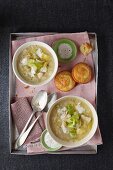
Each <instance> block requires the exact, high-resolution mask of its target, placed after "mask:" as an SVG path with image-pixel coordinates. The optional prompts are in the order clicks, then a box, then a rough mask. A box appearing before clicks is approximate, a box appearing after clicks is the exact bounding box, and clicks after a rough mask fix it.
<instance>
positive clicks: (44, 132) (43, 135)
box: [40, 129, 62, 152]
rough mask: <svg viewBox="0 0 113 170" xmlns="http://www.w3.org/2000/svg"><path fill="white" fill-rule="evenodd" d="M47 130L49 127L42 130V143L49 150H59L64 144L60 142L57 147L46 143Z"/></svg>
mask: <svg viewBox="0 0 113 170" xmlns="http://www.w3.org/2000/svg"><path fill="white" fill-rule="evenodd" d="M47 132H48V131H47V129H45V130H44V131H43V132H42V134H41V137H40V142H41V145H42V146H43V147H44V148H45V149H46V150H47V151H50V152H53V151H57V150H59V149H60V148H61V147H62V145H60V144H59V143H58V145H59V146H58V147H57V148H51V147H49V146H48V145H47V144H46V143H45V140H44V137H45V135H46V133H47ZM48 133H49V132H48ZM53 140H54V139H53Z"/></svg>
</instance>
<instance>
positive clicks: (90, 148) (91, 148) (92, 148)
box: [9, 32, 98, 155]
mask: <svg viewBox="0 0 113 170" xmlns="http://www.w3.org/2000/svg"><path fill="white" fill-rule="evenodd" d="M45 34H55V33H39V32H37V33H11V34H10V46H9V146H10V153H11V154H19V155H28V154H27V152H26V150H25V149H20V150H16V151H15V150H13V143H14V139H15V137H16V136H17V132H16V130H15V127H14V124H13V121H12V116H11V109H10V105H11V101H12V99H13V98H14V96H15V76H14V74H13V71H12V55H11V41H12V40H17V39H23V38H28V37H36V36H40V35H45ZM88 35H89V38H90V41H91V43H92V44H93V46H94V51H93V53H92V56H93V60H94V70H95V75H96V76H95V81H96V106H97V84H98V47H97V36H96V34H95V33H88ZM96 153H97V145H86V146H82V147H79V148H76V149H72V150H67V151H62V152H52V153H51V154H96ZM35 154H36V153H35ZM37 154H39V153H37Z"/></svg>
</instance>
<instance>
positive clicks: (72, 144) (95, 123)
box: [46, 95, 98, 148]
mask: <svg viewBox="0 0 113 170" xmlns="http://www.w3.org/2000/svg"><path fill="white" fill-rule="evenodd" d="M67 98H77V99H80V100H81V101H83V102H85V103H86V104H88V106H89V107H90V109H91V111H92V115H93V125H92V128H91V130H90V132H89V133H88V134H87V135H86V136H85V137H84V138H83V139H81V140H80V141H77V142H66V141H63V140H61V139H59V138H58V137H56V136H55V134H54V133H53V131H52V130H51V127H50V124H49V118H50V114H51V110H52V109H53V107H54V106H55V105H56V104H57V103H59V102H60V101H61V100H64V99H67ZM97 127H98V116H97V112H96V110H95V108H94V106H93V105H92V104H91V103H90V102H89V101H88V100H86V99H85V98H83V97H79V96H76V95H67V96H63V97H61V98H59V99H58V100H56V101H55V102H54V104H53V105H52V106H51V107H50V109H49V110H48V112H47V115H46V129H47V130H48V132H49V133H50V135H51V137H52V138H53V139H54V140H55V141H56V142H58V143H59V144H61V145H62V146H65V147H70V148H71V147H75V148H76V147H79V146H82V145H84V144H86V143H87V142H88V141H89V140H90V139H91V138H92V137H93V136H94V134H95V132H96V130H97Z"/></svg>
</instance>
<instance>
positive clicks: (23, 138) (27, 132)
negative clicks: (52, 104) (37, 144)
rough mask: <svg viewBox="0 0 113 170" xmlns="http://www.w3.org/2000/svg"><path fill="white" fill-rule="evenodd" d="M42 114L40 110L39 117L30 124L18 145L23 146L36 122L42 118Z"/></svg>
mask: <svg viewBox="0 0 113 170" xmlns="http://www.w3.org/2000/svg"><path fill="white" fill-rule="evenodd" d="M41 115H42V113H41V112H39V115H38V117H37V118H36V119H35V121H34V122H33V123H32V124H31V125H30V126H29V128H28V129H27V130H26V132H25V133H24V134H23V135H22V136H21V138H20V139H19V141H18V146H21V145H22V144H23V143H24V142H25V140H26V139H27V137H28V135H29V133H30V132H31V130H32V128H33V127H34V125H35V123H36V122H37V120H38V119H39V118H40V116H41Z"/></svg>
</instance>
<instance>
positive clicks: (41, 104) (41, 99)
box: [14, 90, 48, 149]
mask: <svg viewBox="0 0 113 170" xmlns="http://www.w3.org/2000/svg"><path fill="white" fill-rule="evenodd" d="M47 99H48V96H47V92H46V91H44V90H41V91H40V92H38V94H36V95H35V96H34V97H33V99H32V102H31V105H32V108H33V112H32V114H31V116H30V118H29V120H28V121H27V123H26V125H25V127H24V129H23V130H22V132H21V134H20V135H19V137H18V139H17V140H16V142H15V145H14V148H15V149H17V148H18V147H19V146H21V145H22V144H23V143H24V142H25V140H26V138H27V136H28V135H29V133H30V131H31V129H32V128H33V126H34V125H35V123H36V121H37V120H38V119H39V117H40V116H41V115H42V113H41V111H42V110H43V109H44V108H45V106H46V104H47ZM36 112H39V113H38V117H37V118H36V119H35V121H34V122H33V123H32V125H31V126H30V127H29V128H28V129H27V127H28V125H29V123H30V121H31V119H32V117H33V116H34V114H35V113H36ZM26 129H27V130H26Z"/></svg>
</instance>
